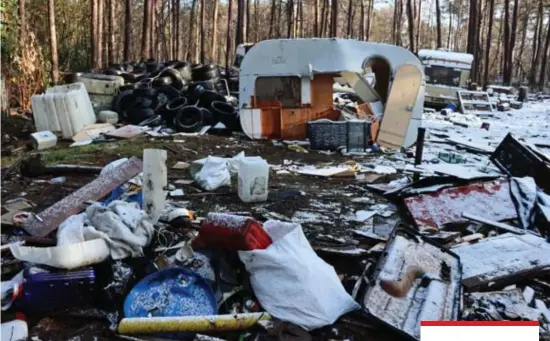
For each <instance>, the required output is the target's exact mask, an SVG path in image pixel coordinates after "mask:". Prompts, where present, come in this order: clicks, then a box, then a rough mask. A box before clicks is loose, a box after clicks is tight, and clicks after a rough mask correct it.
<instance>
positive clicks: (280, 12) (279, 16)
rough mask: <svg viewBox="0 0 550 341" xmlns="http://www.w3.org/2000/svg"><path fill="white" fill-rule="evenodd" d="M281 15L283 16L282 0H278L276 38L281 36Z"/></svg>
mask: <svg viewBox="0 0 550 341" xmlns="http://www.w3.org/2000/svg"><path fill="white" fill-rule="evenodd" d="M282 17H283V0H279V2H278V3H277V38H281V37H282V33H281V28H282V26H283V25H282Z"/></svg>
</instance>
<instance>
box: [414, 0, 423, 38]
mask: <svg viewBox="0 0 550 341" xmlns="http://www.w3.org/2000/svg"><path fill="white" fill-rule="evenodd" d="M421 18H422V0H418V13H416V35H415V38H416V44H415V46H416V48H417V49H418V48H420V28H421V24H422V22H421V20H420V19H421Z"/></svg>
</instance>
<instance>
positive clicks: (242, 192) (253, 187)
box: [238, 156, 269, 202]
mask: <svg viewBox="0 0 550 341" xmlns="http://www.w3.org/2000/svg"><path fill="white" fill-rule="evenodd" d="M268 183H269V164H268V163H267V161H266V160H264V159H262V158H261V157H259V156H252V157H244V158H242V159H240V160H239V180H238V194H239V198H241V200H242V201H244V202H258V201H266V200H267V195H268V192H269V186H268Z"/></svg>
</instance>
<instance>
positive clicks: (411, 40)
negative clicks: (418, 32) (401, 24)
mask: <svg viewBox="0 0 550 341" xmlns="http://www.w3.org/2000/svg"><path fill="white" fill-rule="evenodd" d="M407 23H408V26H409V50H411V51H412V52H415V51H416V49H415V47H414V15H413V5H412V0H407Z"/></svg>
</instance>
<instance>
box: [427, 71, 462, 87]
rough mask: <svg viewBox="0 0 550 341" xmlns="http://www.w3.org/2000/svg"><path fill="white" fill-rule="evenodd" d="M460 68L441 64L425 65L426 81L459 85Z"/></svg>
mask: <svg viewBox="0 0 550 341" xmlns="http://www.w3.org/2000/svg"><path fill="white" fill-rule="evenodd" d="M460 72H461V71H460V70H457V69H452V68H448V67H442V66H426V69H425V70H424V73H425V75H426V83H428V84H435V85H447V86H456V87H458V86H460Z"/></svg>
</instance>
